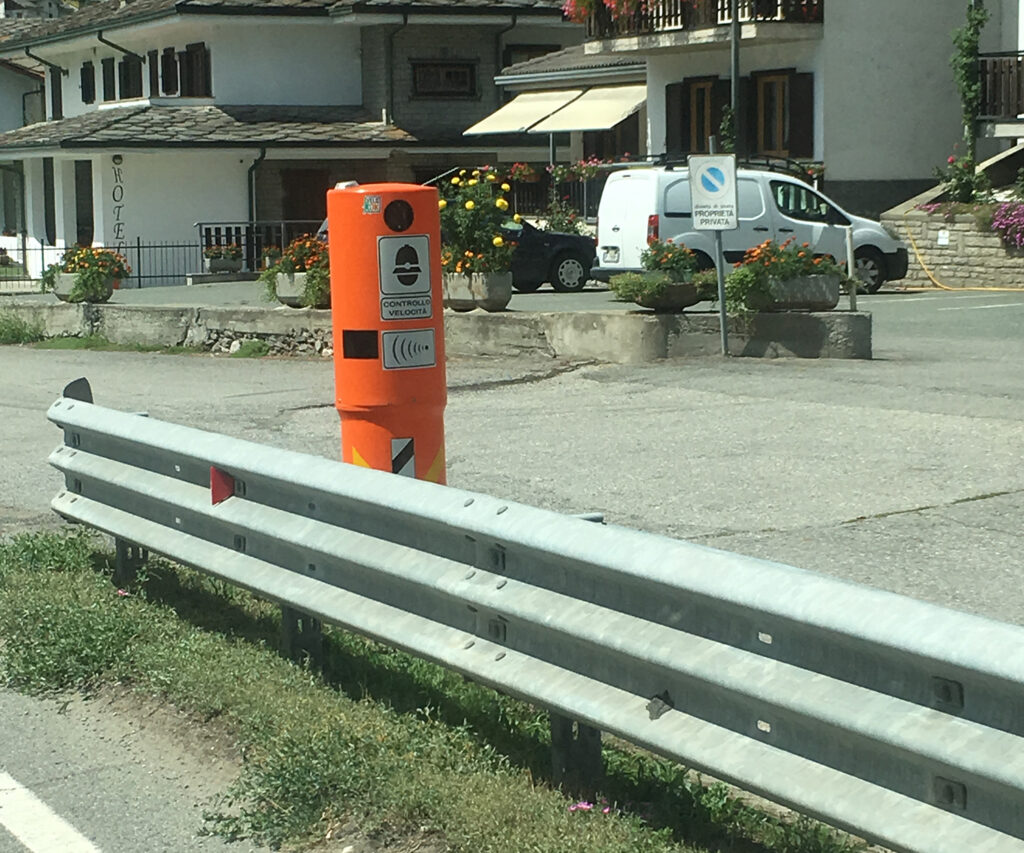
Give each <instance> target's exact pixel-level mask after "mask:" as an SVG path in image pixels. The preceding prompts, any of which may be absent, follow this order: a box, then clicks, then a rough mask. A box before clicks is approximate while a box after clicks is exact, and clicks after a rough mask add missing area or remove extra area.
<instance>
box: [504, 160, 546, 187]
mask: <svg viewBox="0 0 1024 853" xmlns="http://www.w3.org/2000/svg"><path fill="white" fill-rule="evenodd" d="M508 179H509V180H510V181H518V182H519V183H522V184H535V183H537V181H539V180H540V174H539V173H538V172H537V170H536V169H534V168H533V166H531V165H530V164H529V163H513V164H512V165H511V166H509V169H508Z"/></svg>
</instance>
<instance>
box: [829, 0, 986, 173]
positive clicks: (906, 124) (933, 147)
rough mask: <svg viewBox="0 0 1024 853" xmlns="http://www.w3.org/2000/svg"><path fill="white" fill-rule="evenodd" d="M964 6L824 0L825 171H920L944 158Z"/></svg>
mask: <svg viewBox="0 0 1024 853" xmlns="http://www.w3.org/2000/svg"><path fill="white" fill-rule="evenodd" d="M965 8H966V3H965V2H964V0H928V3H927V8H926V9H925V8H924V6H923V5H922V4H921V3H919V2H910V0H903V2H893V0H860V2H858V3H842V2H840V3H829V4H828V8H827V10H826V12H825V24H824V26H825V45H826V50H825V52H824V84H825V85H824V96H825V101H824V108H825V116H824V118H825V125H824V129H825V156H826V159H827V167H828V177H829V179H834V180H844V181H846V180H886V179H926V178H930V177H931V174H932V170H933V168H934V167H935V166H936V165H939V164H942V163H945V161H946V158H947V157H948V156H949V154H950V152H951V151H952V148H953V145H954V144H955V143H956V142H957V141H958V140H959V139H960V138H961V136H962V133H961V126H960V105H959V97H958V95H957V92H956V87H955V86H954V85H953V77H952V72H951V70H950V67H949V57H950V56H951V54H952V53H953V44H952V38H951V33H952V31H953V30H954V29H956V28H957V27H959V26H962V24H963V21H964V11H965ZM992 32H997V28H996V27H991V26H990V28H989V32H988V33H987V34H986V36H987V37H991V33H992Z"/></svg>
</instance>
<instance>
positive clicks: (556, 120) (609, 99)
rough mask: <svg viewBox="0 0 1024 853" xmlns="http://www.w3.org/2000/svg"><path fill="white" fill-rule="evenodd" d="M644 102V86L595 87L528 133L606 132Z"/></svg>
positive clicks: (645, 91)
mask: <svg viewBox="0 0 1024 853" xmlns="http://www.w3.org/2000/svg"><path fill="white" fill-rule="evenodd" d="M645 100H647V87H646V86H597V87H595V88H593V89H588V90H587V91H586V92H584V93H583V94H582V95H580V97H578V98H576V100H574V101H572V102H571V103H569V104H567V105H566V106H564V107H562V109H560V110H558V112H556V113H554V114H552V115H549V116H548V117H547V118H545V119H544V120H543V121H540V122H538V123H537V124H534V125H533V127H531V128H530V129H529V132H530V133H558V132H560V131H566V130H608V129H609V128H612V127H615V125H617V124H618V123H619V122H620V121H622V120H623V119H624V118H627V117H628V116H631V115H633V113H635V112H636V111H637V110H638V109H640V107H641V106H642V105H643V103H644V101H645Z"/></svg>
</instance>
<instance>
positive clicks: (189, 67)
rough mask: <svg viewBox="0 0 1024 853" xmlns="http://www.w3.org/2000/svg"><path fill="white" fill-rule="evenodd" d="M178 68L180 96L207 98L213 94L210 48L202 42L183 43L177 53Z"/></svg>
mask: <svg viewBox="0 0 1024 853" xmlns="http://www.w3.org/2000/svg"><path fill="white" fill-rule="evenodd" d="M178 68H179V72H180V74H181V95H182V97H190V98H207V97H210V95H212V94H213V85H212V79H211V74H210V49H209V48H208V47H207V46H206V45H205V44H204V43H203V42H195V43H193V44H187V45H185V50H184V51H182V52H180V53H179V54H178Z"/></svg>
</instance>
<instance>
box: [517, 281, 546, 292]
mask: <svg viewBox="0 0 1024 853" xmlns="http://www.w3.org/2000/svg"><path fill="white" fill-rule="evenodd" d="M543 283H544V282H542V281H513V282H512V286H513V287H514V288H515V289H516V290H518V291H519V292H520V293H533V292H534V291H535V290H539V289H540V286H541V285H542V284H543Z"/></svg>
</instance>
